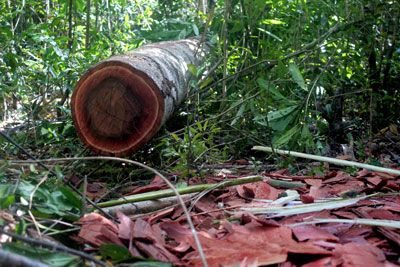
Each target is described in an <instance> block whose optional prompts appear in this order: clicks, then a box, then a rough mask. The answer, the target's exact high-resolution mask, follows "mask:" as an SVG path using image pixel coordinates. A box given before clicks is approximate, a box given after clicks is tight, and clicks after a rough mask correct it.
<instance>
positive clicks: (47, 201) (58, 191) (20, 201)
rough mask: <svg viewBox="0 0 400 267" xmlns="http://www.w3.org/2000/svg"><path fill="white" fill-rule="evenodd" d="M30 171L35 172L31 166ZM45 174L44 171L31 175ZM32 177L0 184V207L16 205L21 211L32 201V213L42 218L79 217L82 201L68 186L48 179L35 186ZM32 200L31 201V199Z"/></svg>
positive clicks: (72, 218)
mask: <svg viewBox="0 0 400 267" xmlns="http://www.w3.org/2000/svg"><path fill="white" fill-rule="evenodd" d="M31 171H32V173H34V172H36V170H35V169H32V168H31ZM39 175H47V174H44V173H40V174H37V175H35V174H33V175H31V176H33V177H34V176H39ZM28 179H32V177H25V180H23V181H20V182H19V183H17V184H15V185H13V184H10V183H5V184H0V193H1V194H0V195H1V196H2V197H0V207H1V208H3V209H6V208H9V207H10V206H11V205H16V206H17V207H18V208H19V209H20V211H21V212H24V213H25V212H27V211H28V210H29V206H30V205H31V203H32V210H31V211H32V213H33V214H35V215H37V216H39V217H42V218H57V217H59V216H62V217H64V218H65V219H69V220H71V221H74V220H76V219H78V218H79V215H80V212H81V210H82V201H81V200H80V199H79V197H78V196H76V194H75V193H74V192H72V191H71V189H70V188H68V187H66V186H62V185H57V186H56V187H55V186H54V185H55V184H57V182H54V181H50V182H48V183H47V184H46V183H45V184H42V185H40V186H39V187H37V185H36V183H35V182H34V181H33V180H30V181H29V180H28ZM31 200H32V201H31Z"/></svg>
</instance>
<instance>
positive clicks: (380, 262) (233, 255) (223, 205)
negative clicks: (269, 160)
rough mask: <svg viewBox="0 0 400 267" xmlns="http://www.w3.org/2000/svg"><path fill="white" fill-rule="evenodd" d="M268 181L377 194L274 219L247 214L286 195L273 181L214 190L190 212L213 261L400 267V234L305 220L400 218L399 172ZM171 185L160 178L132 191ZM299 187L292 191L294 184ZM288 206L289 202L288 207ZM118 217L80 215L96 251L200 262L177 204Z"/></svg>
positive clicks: (315, 190)
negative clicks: (114, 249) (105, 247)
mask: <svg viewBox="0 0 400 267" xmlns="http://www.w3.org/2000/svg"><path fill="white" fill-rule="evenodd" d="M262 175H263V176H265V178H272V179H278V180H283V181H288V182H290V181H292V182H297V183H298V182H302V183H304V185H305V186H304V187H302V188H299V189H296V190H297V192H298V193H299V194H300V199H297V200H296V201H297V204H301V203H300V202H302V203H304V204H307V203H316V202H317V201H319V200H322V199H333V198H338V197H342V198H343V197H344V198H351V197H355V196H361V195H367V194H372V193H377V192H379V193H380V194H378V195H375V196H371V197H369V198H365V199H363V200H360V201H358V202H357V203H356V204H353V205H350V206H347V207H344V208H340V209H331V210H322V211H318V212H309V213H303V214H298V215H292V216H285V217H275V216H272V217H271V216H270V217H268V216H267V215H254V214H252V213H249V212H243V211H241V210H240V208H241V207H245V206H246V207H248V206H252V207H255V206H257V207H262V206H264V207H265V206H268V205H270V204H271V201H273V200H276V199H279V198H281V197H283V196H285V190H287V189H285V188H276V187H272V186H271V185H270V184H269V183H268V182H267V181H265V182H257V183H252V184H244V185H238V186H234V187H229V188H226V189H216V190H213V191H211V192H209V193H208V194H206V195H205V196H202V197H201V198H200V199H197V200H196V201H194V200H193V201H192V203H190V202H189V203H188V207H190V215H191V218H192V220H193V223H194V225H195V228H196V230H197V231H198V235H199V239H200V242H201V245H202V248H203V250H204V252H205V255H206V259H207V263H208V265H209V266H265V265H276V264H279V266H284V267H288V266H305V267H318V266H324V267H329V266H361V267H369V266H371V267H375V266H399V264H400V262H399V252H400V231H399V229H394V228H388V227H381V226H379V227H377V226H368V225H362V224H355V223H342V222H340V223H338V222H335V223H320V224H299V223H302V222H308V221H310V220H312V219H314V218H324V219H328V218H329V219H351V220H354V219H358V218H362V219H381V220H395V221H400V196H399V195H396V192H399V189H400V179H399V177H396V176H395V175H390V174H386V173H378V172H372V171H368V170H361V171H359V172H358V173H356V174H355V175H349V174H346V173H345V172H343V171H330V172H327V173H326V174H325V175H319V176H293V175H290V174H289V172H288V171H287V170H280V171H276V172H271V173H270V172H265V173H262ZM240 176H243V175H242V174H241V175H232V174H230V175H226V174H223V173H222V174H220V175H215V176H210V177H207V178H202V179H200V178H193V179H192V180H191V183H216V182H221V181H224V180H225V179H233V178H238V177H240ZM165 188H167V187H166V185H165V184H164V183H163V182H162V181H161V180H160V178H159V177H155V179H154V180H153V182H152V183H151V184H149V185H148V186H145V187H142V188H136V189H134V190H133V191H134V193H142V192H148V191H151V190H159V189H165ZM292 190H293V189H292ZM290 204H291V203H288V204H287V205H290ZM116 217H117V218H118V222H113V221H111V220H109V219H106V218H104V217H103V216H101V215H99V214H96V213H91V214H88V215H85V216H84V217H83V218H81V220H80V222H79V223H80V224H81V226H82V228H81V231H80V233H79V237H80V239H81V240H83V242H85V243H86V244H89V245H91V246H92V247H93V248H98V247H99V246H100V245H102V244H107V243H113V244H118V245H121V246H124V247H126V248H128V249H129V251H130V253H131V254H132V255H133V256H136V257H143V258H152V259H156V260H159V261H163V262H170V263H172V264H174V265H176V266H201V265H202V263H201V259H200V257H199V253H198V249H197V247H196V245H195V242H194V239H193V235H192V232H191V230H190V228H189V227H188V225H187V221H186V218H185V216H184V214H183V212H182V209H181V208H180V207H179V206H175V207H171V208H167V209H163V210H161V211H158V212H153V213H152V214H148V215H146V216H133V217H132V218H130V217H128V216H126V215H124V214H122V213H120V212H117V216H116Z"/></svg>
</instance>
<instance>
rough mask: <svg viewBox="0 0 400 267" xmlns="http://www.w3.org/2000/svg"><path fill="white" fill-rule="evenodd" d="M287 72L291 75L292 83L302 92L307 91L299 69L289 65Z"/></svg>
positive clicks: (292, 64)
mask: <svg viewBox="0 0 400 267" xmlns="http://www.w3.org/2000/svg"><path fill="white" fill-rule="evenodd" d="M289 71H290V74H291V75H292V79H293V81H294V82H295V83H296V84H297V85H298V86H299V87H300V88H301V89H303V90H305V91H307V90H308V89H307V85H306V82H305V81H304V78H303V75H301V72H300V70H299V68H298V67H297V65H296V64H294V63H290V64H289Z"/></svg>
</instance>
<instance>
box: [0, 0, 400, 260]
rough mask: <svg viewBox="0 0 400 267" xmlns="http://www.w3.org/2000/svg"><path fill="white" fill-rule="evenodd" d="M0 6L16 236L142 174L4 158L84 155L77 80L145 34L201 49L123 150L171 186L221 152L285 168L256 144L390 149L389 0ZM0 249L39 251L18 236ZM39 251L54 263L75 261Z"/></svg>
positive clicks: (0, 81)
mask: <svg viewBox="0 0 400 267" xmlns="http://www.w3.org/2000/svg"><path fill="white" fill-rule="evenodd" d="M0 10H1V12H0V103H1V105H0V117H1V120H0V131H1V137H0V160H1V164H0V209H2V210H5V209H9V210H10V213H13V212H15V214H16V213H17V211H18V212H19V213H18V218H19V219H17V220H16V221H13V222H12V223H10V222H9V221H7V219H6V218H4V217H2V215H0V225H1V226H4V227H5V226H8V227H11V228H12V229H13V231H15V232H16V233H17V234H23V233H26V232H27V231H28V230H27V229H32V228H34V229H36V230H38V232H39V233H40V232H42V233H44V234H49V236H50V238H49V239H51V238H53V236H54V237H55V238H57V239H59V240H60V239H62V238H66V237H68V236H69V234H70V233H71V232H74V231H76V230H77V229H78V227H77V226H76V225H73V224H72V222H74V221H76V220H77V219H78V218H79V217H80V216H81V215H82V214H84V213H85V211H86V209H87V207H86V206H85V205H82V201H81V199H80V196H79V194H80V193H79V192H81V194H82V191H83V188H84V184H85V183H88V182H89V183H91V182H93V183H91V186H94V187H96V186H98V187H96V188H95V189H93V188H92V189H93V191H95V192H96V193H97V196H98V195H101V194H100V193H98V192H99V191H101V190H103V189H104V190H105V189H107V190H108V191H104V193H103V196H102V197H101V198H98V199H96V202H99V201H100V200H104V199H110V198H113V197H118V196H119V195H118V194H117V193H116V192H115V191H113V190H114V189H115V188H118V189H121V187H124V186H126V185H143V184H146V183H147V181H148V179H149V178H152V177H153V175H149V173H148V172H145V171H143V170H141V169H138V168H133V167H128V164H127V163H121V162H101V161H95V160H91V161H86V160H77V161H68V162H67V161H57V162H43V163H41V164H39V165H37V164H28V163H21V164H15V163H13V164H12V163H8V160H15V159H33V160H34V159H59V158H65V157H84V156H93V155H94V154H93V153H92V152H91V151H89V150H88V149H86V148H85V147H84V145H83V144H82V143H81V141H80V140H79V138H78V136H77V134H76V130H75V129H74V126H73V123H72V118H71V108H70V97H71V94H72V91H73V88H74V86H75V85H76V83H77V81H78V80H79V78H80V77H81V75H82V74H83V73H84V72H85V70H87V69H88V68H89V67H90V66H92V65H94V64H96V63H97V62H99V61H101V60H104V59H107V58H108V57H110V56H112V55H117V54H122V53H125V52H127V51H130V50H132V49H135V48H138V47H140V46H142V45H144V44H149V43H153V42H159V41H167V40H178V39H184V38H189V37H194V36H197V37H198V38H203V39H204V40H205V41H206V42H208V43H209V44H210V45H211V47H212V48H211V50H210V52H209V54H208V55H207V56H206V61H205V63H204V65H203V66H201V67H199V68H194V67H193V68H192V69H191V70H190V71H191V72H192V75H193V77H192V79H191V81H190V84H189V86H190V92H189V94H188V96H187V98H186V100H185V102H184V103H182V104H181V106H180V108H179V110H177V111H176V112H175V113H174V116H173V117H172V118H171V119H170V120H169V121H168V122H167V123H166V124H165V125H164V126H163V127H162V128H161V130H160V131H159V132H158V133H157V135H156V136H155V137H154V138H153V139H152V140H151V141H150V142H148V143H147V144H146V145H145V147H143V148H142V149H141V150H140V151H138V152H137V153H135V154H133V155H132V156H130V157H129V158H130V159H132V160H136V161H138V162H143V163H145V164H147V165H149V166H152V167H154V168H156V169H157V170H162V173H169V174H172V177H175V178H176V179H177V182H178V185H179V184H185V183H186V182H187V181H188V179H190V178H191V177H193V176H201V175H202V174H203V172H204V171H205V170H209V169H212V166H213V165H215V164H219V163H223V162H227V161H230V162H234V161H237V160H243V159H244V160H245V161H246V162H247V163H250V164H252V166H253V167H254V169H255V170H256V169H257V168H259V166H260V165H262V164H266V163H270V164H278V166H279V167H289V168H291V167H292V165H293V159H292V158H290V157H282V156H278V155H276V154H272V156H271V158H268V159H266V156H265V153H262V152H257V151H252V150H251V149H252V147H253V146H255V145H261V146H269V147H274V148H281V149H287V150H294V151H299V152H305V153H311V154H316V155H324V156H332V157H336V156H338V155H343V154H346V155H350V156H349V159H352V160H357V161H360V162H368V163H370V164H374V165H380V164H381V163H380V162H378V161H379V153H380V152H381V151H387V149H395V151H394V152H393V151H392V152H393V153H391V154H390V153H389V154H388V155H389V156H391V157H392V160H393V159H395V158H396V157H397V158H396V160H397V161H398V160H399V159H398V158H399V157H398V156H397V155H398V153H397V152H399V153H400V149H399V147H398V143H399V141H400V137H399V133H398V131H399V130H400V128H399V127H400V121H399V118H400V108H399V103H400V92H399V90H400V32H399V29H400V25H399V22H400V2H399V1H395V0H393V1H391V0H368V1H367V0H336V1H330V0H216V1H212V0H211V1H204V0H203V1H195V0H176V1H172V0H158V1H157V0H135V1H133V0H132V1H129V0H86V1H84V0H66V1H61V0H40V1H37V0H3V1H0ZM382 136H383V137H385V138H387V139H386V141H385V142H383V143H382V142H380V141H379V140H378V141H376V139H377V138H378V137H382ZM388 140H389V141H388ZM388 142H389V145H387V143H388ZM390 142H392V143H390ZM396 151H397V152H396ZM398 163H399V162H398ZM349 171H351V170H349ZM312 172H314V173H317V172H319V169H317V168H315V169H313V170H312ZM70 185H72V186H70ZM74 186H75V187H74ZM71 188H76V189H71ZM85 190H86V189H85ZM88 191H89V192H85V193H88V194H90V189H89V190H88ZM118 192H121V191H118ZM89 204H93V203H89ZM1 212H2V211H0V214H1ZM35 218H41V222H39V223H37V222H36V221H35ZM46 219H57V220H62V221H64V225H63V226H60V227H58V226H57V227H52V226H49V224H46V222H45V221H46ZM11 225H13V226H11ZM65 226H67V228H65ZM11 228H10V229H11ZM1 236H2V235H1V232H0V237H1ZM2 246H3V247H7V250H8V251H14V252H19V253H20V254H21V253H22V252H21V251H23V253H22V254H24V255H27V256H31V257H35V258H37V255H36V256H34V255H35V254H38V250H34V249H33V248H30V247H29V246H27V245H25V244H23V243H9V244H8V245H6V244H4V245H2ZM111 251H112V248H109V250H107V248H104V251H102V253H103V255H106V256H110V255H111V256H110V257H113V255H112V252H111ZM121 253H122V252H121ZM39 254H40V253H39ZM40 255H41V257H42V259H45V260H46V262H48V263H51V264H52V265H54V266H70V264H76V263H77V262H79V257H78V256H76V255H74V256H69V255H67V254H55V253H48V252H47V250H45V249H43V251H42V254H40ZM157 266H161V265H157Z"/></svg>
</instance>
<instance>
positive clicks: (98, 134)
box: [71, 60, 164, 156]
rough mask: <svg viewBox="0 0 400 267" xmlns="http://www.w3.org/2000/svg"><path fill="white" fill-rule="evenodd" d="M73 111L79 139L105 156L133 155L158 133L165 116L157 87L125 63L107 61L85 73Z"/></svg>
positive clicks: (75, 95) (76, 94) (72, 104)
mask: <svg viewBox="0 0 400 267" xmlns="http://www.w3.org/2000/svg"><path fill="white" fill-rule="evenodd" d="M71 107H72V117H73V120H74V124H75V128H76V129H77V131H78V134H79V136H80V138H81V139H82V141H83V142H84V143H85V144H86V145H87V146H88V147H89V148H91V149H92V150H93V151H95V152H96V153H99V154H103V155H114V156H125V155H128V154H130V153H132V152H134V151H135V150H137V149H138V148H139V147H140V146H141V145H143V144H144V143H145V142H147V141H148V140H149V139H150V138H151V137H152V136H153V135H154V134H155V133H156V132H157V130H158V128H159V127H160V125H161V121H162V119H163V116H164V100H163V97H162V96H161V94H160V91H159V90H158V88H157V86H156V85H155V84H154V82H153V81H152V80H151V79H150V78H149V77H148V76H147V75H146V74H144V73H143V72H141V71H138V70H136V69H135V68H134V67H133V66H132V65H130V64H129V63H127V62H123V60H118V61H115V60H113V61H105V62H102V63H100V64H98V65H96V66H95V67H93V68H92V69H90V70H89V71H88V72H86V73H85V74H84V75H83V76H82V78H81V79H80V80H79V82H78V84H77V85H76V87H75V90H74V93H73V95H72V98H71Z"/></svg>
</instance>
